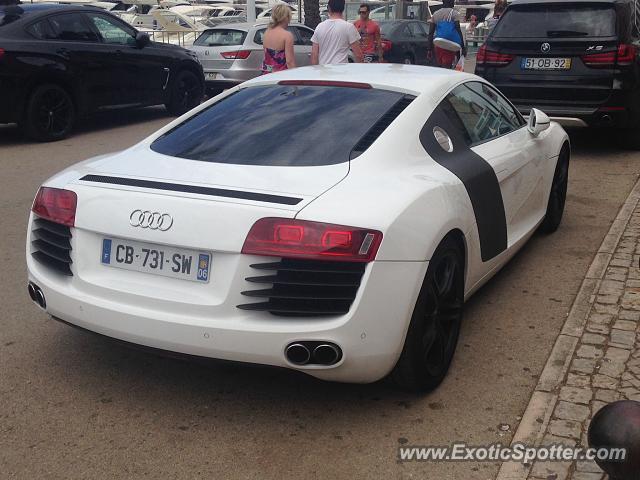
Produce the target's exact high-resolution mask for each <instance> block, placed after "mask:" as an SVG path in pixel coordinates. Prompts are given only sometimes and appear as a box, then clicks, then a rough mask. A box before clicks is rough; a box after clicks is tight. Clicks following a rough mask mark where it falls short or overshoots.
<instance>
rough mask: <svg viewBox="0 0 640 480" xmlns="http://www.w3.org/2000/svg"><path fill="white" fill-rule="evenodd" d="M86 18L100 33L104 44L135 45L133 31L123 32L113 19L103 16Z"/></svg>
mask: <svg viewBox="0 0 640 480" xmlns="http://www.w3.org/2000/svg"><path fill="white" fill-rule="evenodd" d="M88 17H89V20H90V21H91V23H93V25H94V26H95V27H96V29H97V30H98V32H99V33H100V36H101V37H102V41H103V42H104V43H109V44H115V45H132V46H133V45H135V44H136V38H135V35H134V33H133V30H129V29H127V30H125V29H124V28H123V27H122V26H121V25H119V24H118V23H116V22H115V21H114V20H113V19H111V18H108V17H106V16H104V15H96V14H89V15H88Z"/></svg>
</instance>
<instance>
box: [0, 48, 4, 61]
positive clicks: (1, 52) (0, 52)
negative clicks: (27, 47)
mask: <svg viewBox="0 0 640 480" xmlns="http://www.w3.org/2000/svg"><path fill="white" fill-rule="evenodd" d="M2 57H4V50H3V49H2V48H0V60H1V59H2Z"/></svg>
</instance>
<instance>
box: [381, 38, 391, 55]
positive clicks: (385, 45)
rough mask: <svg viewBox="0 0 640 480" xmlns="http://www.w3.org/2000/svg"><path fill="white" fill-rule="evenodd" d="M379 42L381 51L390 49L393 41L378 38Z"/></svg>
mask: <svg viewBox="0 0 640 480" xmlns="http://www.w3.org/2000/svg"><path fill="white" fill-rule="evenodd" d="M380 43H382V51H383V52H388V51H389V50H391V47H393V43H391V40H385V39H382V40H380Z"/></svg>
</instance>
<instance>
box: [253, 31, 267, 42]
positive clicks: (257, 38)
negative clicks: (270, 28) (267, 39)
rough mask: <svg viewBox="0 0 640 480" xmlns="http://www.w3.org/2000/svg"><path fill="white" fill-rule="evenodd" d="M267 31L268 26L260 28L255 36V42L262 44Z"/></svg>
mask: <svg viewBox="0 0 640 480" xmlns="http://www.w3.org/2000/svg"><path fill="white" fill-rule="evenodd" d="M266 31H267V29H266V28H261V29H260V30H258V31H256V34H255V35H254V37H253V41H254V43H257V44H258V45H262V40H263V39H264V32H266Z"/></svg>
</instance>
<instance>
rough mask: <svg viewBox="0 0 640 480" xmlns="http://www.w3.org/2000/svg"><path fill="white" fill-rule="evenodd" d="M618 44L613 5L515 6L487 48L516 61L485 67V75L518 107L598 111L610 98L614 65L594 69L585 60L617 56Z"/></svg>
mask: <svg viewBox="0 0 640 480" xmlns="http://www.w3.org/2000/svg"><path fill="white" fill-rule="evenodd" d="M618 43H619V41H618V37H617V34H616V11H615V8H614V6H613V4H611V3H609V4H606V3H602V4H600V3H595V2H592V3H584V4H583V3H575V4H574V3H572V4H564V5H563V4H560V3H555V2H552V3H544V4H531V5H527V4H523V5H519V6H512V7H510V8H509V10H508V11H507V12H506V13H505V15H504V16H503V18H502V19H501V20H500V22H499V23H498V25H497V26H496V27H495V29H494V31H493V32H492V34H491V36H490V38H489V39H488V41H487V43H486V47H485V48H486V50H487V51H490V52H495V53H497V54H501V55H507V56H510V58H511V60H510V62H509V63H508V64H506V65H502V66H494V65H490V64H486V65H485V66H482V67H481V69H482V70H483V73H482V75H483V76H484V77H485V78H486V79H487V80H489V81H491V82H492V83H494V84H495V85H496V86H497V87H498V88H499V89H500V90H501V91H502V92H503V93H505V95H507V96H508V97H509V98H510V99H511V100H512V101H513V102H514V103H515V104H517V105H519V106H522V105H527V106H540V107H543V108H544V106H546V105H550V106H553V105H557V104H559V103H560V104H562V105H563V106H565V107H570V108H571V107H575V108H576V109H580V108H589V107H597V106H598V105H599V104H602V103H604V102H606V101H607V99H608V98H609V97H610V95H611V90H612V88H613V81H614V76H615V72H616V70H615V66H614V65H611V66H608V67H606V66H597V67H593V66H590V65H589V64H588V62H585V60H584V58H585V56H586V55H590V54H604V53H611V52H613V53H614V54H615V52H616V50H617V48H618Z"/></svg>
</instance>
